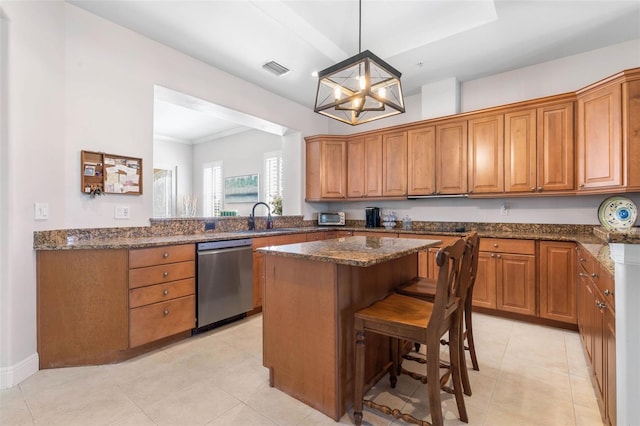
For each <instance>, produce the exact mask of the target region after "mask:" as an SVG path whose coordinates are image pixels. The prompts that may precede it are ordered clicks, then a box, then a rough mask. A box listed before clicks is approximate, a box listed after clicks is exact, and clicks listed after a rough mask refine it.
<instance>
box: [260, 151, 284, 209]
mask: <svg viewBox="0 0 640 426" xmlns="http://www.w3.org/2000/svg"><path fill="white" fill-rule="evenodd" d="M263 175H264V179H263V180H264V183H263V188H264V199H265V201H267V202H268V203H269V204H273V201H274V199H275V198H276V197H278V198H282V151H273V152H265V154H264V173H263Z"/></svg>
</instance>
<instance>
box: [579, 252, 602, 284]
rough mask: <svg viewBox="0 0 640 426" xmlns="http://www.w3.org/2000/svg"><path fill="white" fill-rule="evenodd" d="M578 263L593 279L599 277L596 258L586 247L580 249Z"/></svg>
mask: <svg viewBox="0 0 640 426" xmlns="http://www.w3.org/2000/svg"><path fill="white" fill-rule="evenodd" d="M578 265H580V267H581V268H582V270H583V272H584V273H586V274H587V275H588V276H590V277H591V279H593V280H596V278H597V277H598V271H597V270H596V268H597V264H596V260H595V259H594V258H593V256H591V254H589V253H588V252H587V251H586V250H584V249H578Z"/></svg>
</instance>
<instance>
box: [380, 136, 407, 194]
mask: <svg viewBox="0 0 640 426" xmlns="http://www.w3.org/2000/svg"><path fill="white" fill-rule="evenodd" d="M382 150H383V154H382V158H383V166H382V178H383V187H382V195H383V196H385V197H400V196H404V195H407V132H398V133H388V134H384V135H383V136H382Z"/></svg>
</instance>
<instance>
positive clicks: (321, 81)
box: [314, 0, 405, 126]
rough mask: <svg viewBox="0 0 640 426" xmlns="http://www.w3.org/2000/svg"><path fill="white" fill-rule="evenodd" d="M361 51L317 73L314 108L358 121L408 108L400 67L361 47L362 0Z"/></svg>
mask: <svg viewBox="0 0 640 426" xmlns="http://www.w3.org/2000/svg"><path fill="white" fill-rule="evenodd" d="M359 15H360V17H359V19H360V25H359V33H360V40H359V42H358V50H360V53H358V54H357V55H355V56H352V57H351V58H349V59H345V60H344V61H342V62H339V63H337V64H335V65H333V66H331V67H329V68H326V69H324V70H322V71H320V72H319V73H318V91H317V93H316V104H315V108H314V111H315V112H317V113H320V114H323V115H326V116H327V117H330V118H333V119H336V120H339V121H342V122H343V123H347V124H351V125H354V126H355V125H357V124H362V123H367V122H369V121H373V120H377V119H380V118H385V117H390V116H392V115H396V114H401V113H403V112H405V109H404V100H403V98H402V85H401V83H400V77H401V76H402V74H401V73H400V71H398V70H396V69H395V68H393V67H392V66H391V65H389V64H388V63H386V62H385V61H383V60H382V59H380V58H378V57H377V56H376V55H374V54H373V53H371V52H370V51H368V50H365V51H364V52H362V51H361V39H362V28H361V26H362V0H360V14H359Z"/></svg>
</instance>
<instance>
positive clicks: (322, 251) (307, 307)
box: [259, 237, 441, 421]
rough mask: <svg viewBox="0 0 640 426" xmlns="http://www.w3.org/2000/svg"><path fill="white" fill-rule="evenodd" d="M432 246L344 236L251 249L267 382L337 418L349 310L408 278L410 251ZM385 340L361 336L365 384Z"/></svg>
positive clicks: (344, 399) (345, 392)
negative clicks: (259, 256)
mask: <svg viewBox="0 0 640 426" xmlns="http://www.w3.org/2000/svg"><path fill="white" fill-rule="evenodd" d="M440 243H441V241H439V240H424V239H420V240H418V239H407V238H380V237H345V238H338V239H333V240H325V241H313V242H307V243H299V244H288V245H283V246H273V247H265V248H262V249H259V251H261V252H263V253H264V254H265V258H264V281H263V285H264V287H263V364H264V366H265V367H267V368H268V369H269V384H270V385H271V386H274V387H276V388H277V389H279V390H281V391H283V392H285V393H287V394H289V395H291V396H293V397H294V398H296V399H298V400H300V401H302V402H304V403H306V404H307V405H309V406H311V407H313V408H315V409H317V410H319V411H321V412H322V413H324V414H326V415H327V416H329V417H331V418H333V419H334V420H336V421H338V420H339V419H340V418H341V417H342V416H343V415H344V414H345V413H346V411H347V410H348V409H349V408H350V407H351V406H352V405H353V380H354V342H355V334H354V331H353V314H354V312H355V311H357V310H359V309H362V308H364V307H366V306H369V305H371V304H372V303H373V302H375V301H377V300H380V299H382V298H383V297H385V296H386V295H387V294H388V293H389V292H391V291H393V289H394V287H396V286H397V285H399V284H401V283H402V282H404V281H407V280H409V279H411V278H413V277H415V276H416V275H417V272H418V252H419V251H423V250H426V249H427V248H428V247H432V246H436V245H438V244H440ZM374 339H375V340H374ZM388 345H389V343H388V339H386V338H383V337H382V336H372V337H371V340H370V341H368V344H367V349H368V350H369V352H367V357H366V359H367V365H366V373H365V374H366V376H367V381H368V382H371V381H372V380H374V379H375V378H376V376H378V375H379V374H380V372H381V371H382V370H383V368H384V366H385V364H386V363H387V362H388V361H389V350H385V347H387V348H388Z"/></svg>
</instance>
